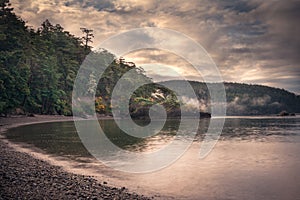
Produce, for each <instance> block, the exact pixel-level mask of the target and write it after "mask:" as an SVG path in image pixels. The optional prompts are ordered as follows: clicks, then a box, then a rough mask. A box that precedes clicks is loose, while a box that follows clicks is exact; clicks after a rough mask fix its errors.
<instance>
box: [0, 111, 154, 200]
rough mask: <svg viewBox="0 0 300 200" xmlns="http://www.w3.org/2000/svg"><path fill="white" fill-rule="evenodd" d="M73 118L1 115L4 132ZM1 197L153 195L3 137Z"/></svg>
mask: <svg viewBox="0 0 300 200" xmlns="http://www.w3.org/2000/svg"><path fill="white" fill-rule="evenodd" d="M62 120H72V118H70V117H61V116H36V117H8V118H0V128H1V130H0V131H1V132H2V131H4V130H6V129H7V128H11V127H15V126H18V125H21V124H28V123H37V122H48V121H62ZM0 199H150V198H148V197H145V196H143V195H138V194H135V193H130V192H128V190H127V189H126V188H125V187H121V188H116V187H111V186H107V185H106V182H103V183H101V182H99V181H97V180H95V179H94V178H92V177H89V176H83V175H78V174H73V173H69V172H65V171H64V170H63V169H62V168H60V167H57V166H52V165H50V164H49V163H48V162H45V161H42V160H38V159H36V158H34V157H32V156H30V155H28V154H27V153H23V152H18V151H16V150H15V149H14V148H13V147H11V146H10V145H8V143H7V141H5V140H3V139H0Z"/></svg>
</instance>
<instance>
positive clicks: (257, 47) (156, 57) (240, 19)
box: [11, 0, 300, 94]
mask: <svg viewBox="0 0 300 200" xmlns="http://www.w3.org/2000/svg"><path fill="white" fill-rule="evenodd" d="M11 4H12V7H13V8H14V12H15V13H16V14H17V15H18V16H20V17H21V18H22V19H23V20H24V21H26V22H27V25H29V26H33V27H34V28H38V27H39V26H40V24H41V23H42V22H43V21H45V20H46V19H49V21H50V22H51V23H52V24H60V25H61V26H62V27H63V28H64V29H65V30H66V31H69V32H70V33H72V34H74V35H76V36H77V37H81V36H82V33H81V30H80V28H81V27H86V28H88V29H92V30H93V31H94V32H93V33H94V36H95V38H94V39H93V41H94V42H93V43H92V44H91V45H92V46H93V47H96V46H98V45H99V44H100V43H101V42H102V41H104V40H106V39H108V38H109V37H111V36H114V35H115V34H119V33H122V32H124V31H127V30H131V29H135V28H144V27H158V28H166V29H171V30H175V31H178V32H181V33H183V34H185V35H186V36H188V37H190V38H191V39H193V40H195V41H196V42H197V43H199V44H200V45H202V46H203V48H204V49H205V50H206V51H207V52H208V54H209V55H210V56H211V58H212V59H213V60H214V62H215V63H216V65H217V66H218V68H219V70H220V72H221V75H222V77H223V80H224V81H226V82H239V83H249V84H262V85H267V86H272V87H277V88H284V89H286V90H288V91H291V92H294V93H296V94H300V87H299V85H300V84H299V83H300V67H299V64H300V56H299V52H300V39H299V35H300V28H299V26H298V23H299V18H300V12H299V10H300V2H299V1H294V0H288V1H276V0H269V1H260V0H248V1H244V0H200V1H198V0H191V1H177V0H176V1H174V0H173V1H171V0H164V1H155V0H149V1H135V0H112V1H109V0H89V1H88V0H36V1H27V0H25V1H22V0H11ZM182 49H183V51H187V48H186V46H185V45H184V43H182ZM125 58H126V60H128V61H133V62H135V63H136V64H137V66H143V65H145V64H149V63H152V64H153V65H155V64H157V66H160V65H165V66H167V67H169V68H172V69H174V70H175V71H177V72H179V73H182V74H184V76H185V77H187V78H188V79H190V80H197V81H202V79H201V77H198V76H196V75H195V72H194V71H193V70H191V66H190V64H189V63H187V62H186V61H185V60H183V59H180V58H179V57H178V56H176V55H173V54H171V53H168V52H163V51H159V50H145V51H140V52H133V53H130V54H128V55H127V56H125ZM145 66H146V65H145ZM152 70H153V69H152ZM149 71H150V72H148V73H150V75H151V69H150V70H149ZM160 76H161V77H160ZM160 76H158V75H157V74H153V78H154V79H157V80H159V79H162V80H166V79H169V80H171V79H174V77H172V74H171V73H169V71H168V70H162V71H161V72H160Z"/></svg>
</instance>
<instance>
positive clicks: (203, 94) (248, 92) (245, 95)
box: [165, 81, 300, 115]
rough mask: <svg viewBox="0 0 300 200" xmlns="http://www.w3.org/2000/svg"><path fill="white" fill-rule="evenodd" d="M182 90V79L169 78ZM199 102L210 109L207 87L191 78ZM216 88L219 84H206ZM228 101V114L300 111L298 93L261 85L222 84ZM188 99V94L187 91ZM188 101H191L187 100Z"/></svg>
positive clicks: (203, 107)
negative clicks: (173, 79)
mask: <svg viewBox="0 0 300 200" xmlns="http://www.w3.org/2000/svg"><path fill="white" fill-rule="evenodd" d="M165 83H167V84H172V85H173V86H176V88H177V90H178V91H180V88H182V92H183V93H184V87H182V85H183V84H182V81H168V82H165ZM190 84H191V85H192V87H193V88H194V90H195V93H196V95H197V97H198V101H199V102H200V105H201V106H200V107H201V108H202V111H208V112H209V111H210V98H209V92H208V89H207V86H206V84H205V83H202V82H195V81H190ZM209 84H210V85H211V86H212V87H213V88H215V89H216V90H218V89H220V88H221V87H218V84H219V83H209ZM224 86H225V92H226V101H227V115H268V114H278V113H280V112H281V111H287V112H289V113H300V96H299V95H295V94H294V93H291V92H288V91H286V90H284V89H278V88H272V87H268V86H262V85H249V84H241V83H224ZM186 97H188V98H189V94H186ZM190 102H194V101H193V100H190Z"/></svg>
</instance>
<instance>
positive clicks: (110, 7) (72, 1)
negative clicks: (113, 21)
mask: <svg viewBox="0 0 300 200" xmlns="http://www.w3.org/2000/svg"><path fill="white" fill-rule="evenodd" d="M64 5H65V6H73V5H80V6H81V7H82V8H87V7H93V8H96V9H97V10H98V11H108V12H113V11H114V10H115V6H114V4H113V2H112V1H110V0H69V1H67V2H65V3H64Z"/></svg>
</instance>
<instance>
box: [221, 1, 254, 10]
mask: <svg viewBox="0 0 300 200" xmlns="http://www.w3.org/2000/svg"><path fill="white" fill-rule="evenodd" d="M249 2H250V1H249V0H217V3H218V4H219V5H220V6H221V7H222V8H224V9H228V10H231V11H234V12H237V13H244V12H250V11H252V10H254V9H256V7H257V6H256V5H255V4H250V3H249Z"/></svg>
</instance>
